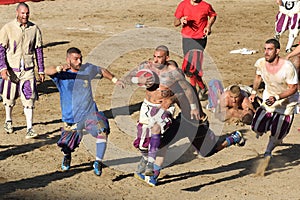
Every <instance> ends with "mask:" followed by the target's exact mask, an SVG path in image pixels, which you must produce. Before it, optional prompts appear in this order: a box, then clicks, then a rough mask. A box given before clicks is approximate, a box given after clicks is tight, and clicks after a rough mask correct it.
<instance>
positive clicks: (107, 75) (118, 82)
mask: <svg viewBox="0 0 300 200" xmlns="http://www.w3.org/2000/svg"><path fill="white" fill-rule="evenodd" d="M101 73H102V75H103V77H104V78H107V79H108V80H111V81H112V82H113V83H115V84H116V85H118V86H120V87H121V88H125V84H124V82H123V81H121V80H119V79H117V78H116V77H115V75H113V74H112V73H111V72H110V71H108V70H107V69H104V68H101Z"/></svg>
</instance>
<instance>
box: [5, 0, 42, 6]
mask: <svg viewBox="0 0 300 200" xmlns="http://www.w3.org/2000/svg"><path fill="white" fill-rule="evenodd" d="M26 1H33V2H39V1H44V0H0V5H6V4H14V3H21V2H26Z"/></svg>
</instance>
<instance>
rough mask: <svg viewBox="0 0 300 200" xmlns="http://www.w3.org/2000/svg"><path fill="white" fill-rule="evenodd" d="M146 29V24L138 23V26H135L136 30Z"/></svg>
mask: <svg viewBox="0 0 300 200" xmlns="http://www.w3.org/2000/svg"><path fill="white" fill-rule="evenodd" d="M144 27H145V25H144V24H140V23H138V24H136V25H135V28H144Z"/></svg>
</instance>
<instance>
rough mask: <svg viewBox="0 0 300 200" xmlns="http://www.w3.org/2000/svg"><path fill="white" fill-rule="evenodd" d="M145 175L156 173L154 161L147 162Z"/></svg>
mask: <svg viewBox="0 0 300 200" xmlns="http://www.w3.org/2000/svg"><path fill="white" fill-rule="evenodd" d="M145 175H146V176H153V175H154V166H153V163H151V162H148V163H147V165H146V171H145Z"/></svg>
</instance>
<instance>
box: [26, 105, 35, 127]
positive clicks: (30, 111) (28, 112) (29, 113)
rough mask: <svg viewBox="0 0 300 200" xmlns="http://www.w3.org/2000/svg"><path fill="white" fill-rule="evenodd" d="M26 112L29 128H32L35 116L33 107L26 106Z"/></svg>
mask: <svg viewBox="0 0 300 200" xmlns="http://www.w3.org/2000/svg"><path fill="white" fill-rule="evenodd" d="M24 114H25V118H26V123H27V130H29V129H31V128H32V118H33V109H32V108H24Z"/></svg>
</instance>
